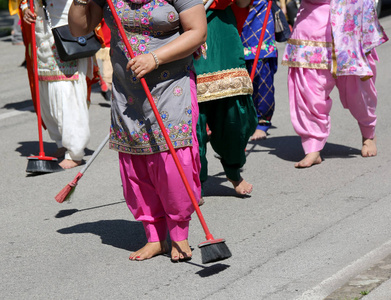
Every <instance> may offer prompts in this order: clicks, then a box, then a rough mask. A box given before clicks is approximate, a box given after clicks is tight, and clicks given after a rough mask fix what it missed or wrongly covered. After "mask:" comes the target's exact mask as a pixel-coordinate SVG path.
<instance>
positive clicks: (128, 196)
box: [119, 153, 168, 260]
mask: <svg viewBox="0 0 391 300" xmlns="http://www.w3.org/2000/svg"><path fill="white" fill-rule="evenodd" d="M150 157H151V156H150V155H137V156H135V155H130V154H125V153H119V162H120V173H121V179H122V185H123V192H124V197H125V200H126V203H127V205H128V207H129V209H130V211H131V212H132V214H133V216H134V218H135V219H136V220H138V221H142V222H143V225H144V229H145V234H146V236H147V240H148V243H147V244H146V245H145V246H144V247H143V248H141V249H139V250H137V251H135V252H133V253H131V254H130V257H129V259H131V260H144V259H148V258H151V257H153V256H155V255H158V254H162V253H166V252H167V251H168V246H167V242H166V237H167V224H166V220H165V213H164V209H163V206H162V204H161V202H160V199H159V197H158V195H157V193H156V192H155V187H154V185H153V183H152V181H151V179H150V172H149V170H150V169H151V166H152V164H151V163H150V162H149V158H150Z"/></svg>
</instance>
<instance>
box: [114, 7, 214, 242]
mask: <svg viewBox="0 0 391 300" xmlns="http://www.w3.org/2000/svg"><path fill="white" fill-rule="evenodd" d="M107 3H108V5H109V7H110V10H111V13H112V15H113V17H114V20H115V23H116V24H117V27H118V30H119V32H120V34H121V37H122V40H123V41H124V43H125V46H126V48H127V49H128V52H129V54H130V57H131V58H134V53H133V50H132V47H131V46H130V44H129V41H128V38H127V37H126V34H125V31H124V29H123V27H122V24H121V21H120V19H119V18H118V15H117V13H116V10H115V8H114V5H113V2H112V1H111V0H107ZM140 81H141V84H142V86H143V88H144V91H145V93H146V94H147V98H148V101H149V104H150V105H151V107H152V110H153V113H154V114H155V117H156V120H157V121H158V123H159V127H160V130H161V131H162V133H163V136H164V139H165V140H166V143H167V146H168V148H169V150H170V153H171V155H172V157H173V158H174V161H175V164H176V166H177V168H178V171H179V174H180V175H181V178H182V181H183V183H184V184H185V187H186V190H187V193H188V194H189V196H190V199H191V202H192V203H193V206H194V208H195V211H196V213H197V216H198V219H199V220H200V223H201V225H202V228H203V229H204V232H205V234H206V239H207V240H213V239H214V238H213V236H212V234H211V233H210V231H209V229H208V226H207V225H206V222H205V219H204V217H203V216H202V213H201V210H200V208H199V207H198V203H197V200H196V199H195V197H194V194H193V191H192V190H191V188H190V185H189V182H188V181H187V178H186V176H185V173H184V172H183V168H182V166H181V164H180V162H179V159H178V156H177V155H176V152H175V150H174V147H173V146H172V143H171V140H170V138H169V136H168V134H167V131H166V128H165V127H164V124H163V121H162V119H161V117H160V114H159V112H158V110H157V108H156V105H155V102H154V101H153V98H152V95H151V92H150V90H149V88H148V85H147V82H146V81H145V79H144V78H141V79H140Z"/></svg>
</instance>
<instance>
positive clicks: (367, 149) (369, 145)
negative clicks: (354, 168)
mask: <svg viewBox="0 0 391 300" xmlns="http://www.w3.org/2000/svg"><path fill="white" fill-rule="evenodd" d="M361 155H362V156H363V157H372V156H376V155H377V147H376V136H375V137H374V138H373V139H367V138H364V137H363V138H362V149H361Z"/></svg>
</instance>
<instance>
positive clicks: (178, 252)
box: [171, 240, 192, 262]
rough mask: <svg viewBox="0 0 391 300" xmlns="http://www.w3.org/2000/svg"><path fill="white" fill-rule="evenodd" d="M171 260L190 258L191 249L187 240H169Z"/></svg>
mask: <svg viewBox="0 0 391 300" xmlns="http://www.w3.org/2000/svg"><path fill="white" fill-rule="evenodd" d="M171 245H172V249H171V261H172V262H178V261H185V260H190V259H191V257H192V253H191V249H190V246H189V242H188V241H187V240H183V241H179V242H174V241H172V242H171Z"/></svg>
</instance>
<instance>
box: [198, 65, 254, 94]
mask: <svg viewBox="0 0 391 300" xmlns="http://www.w3.org/2000/svg"><path fill="white" fill-rule="evenodd" d="M252 93H253V86H252V82H251V79H250V76H249V75H248V72H247V70H246V69H244V68H235V69H230V70H224V71H219V72H213V73H207V74H201V75H198V76H197V98H198V102H204V101H210V100H215V99H221V98H225V97H232V96H237V95H247V94H250V95H251V94H252Z"/></svg>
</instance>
